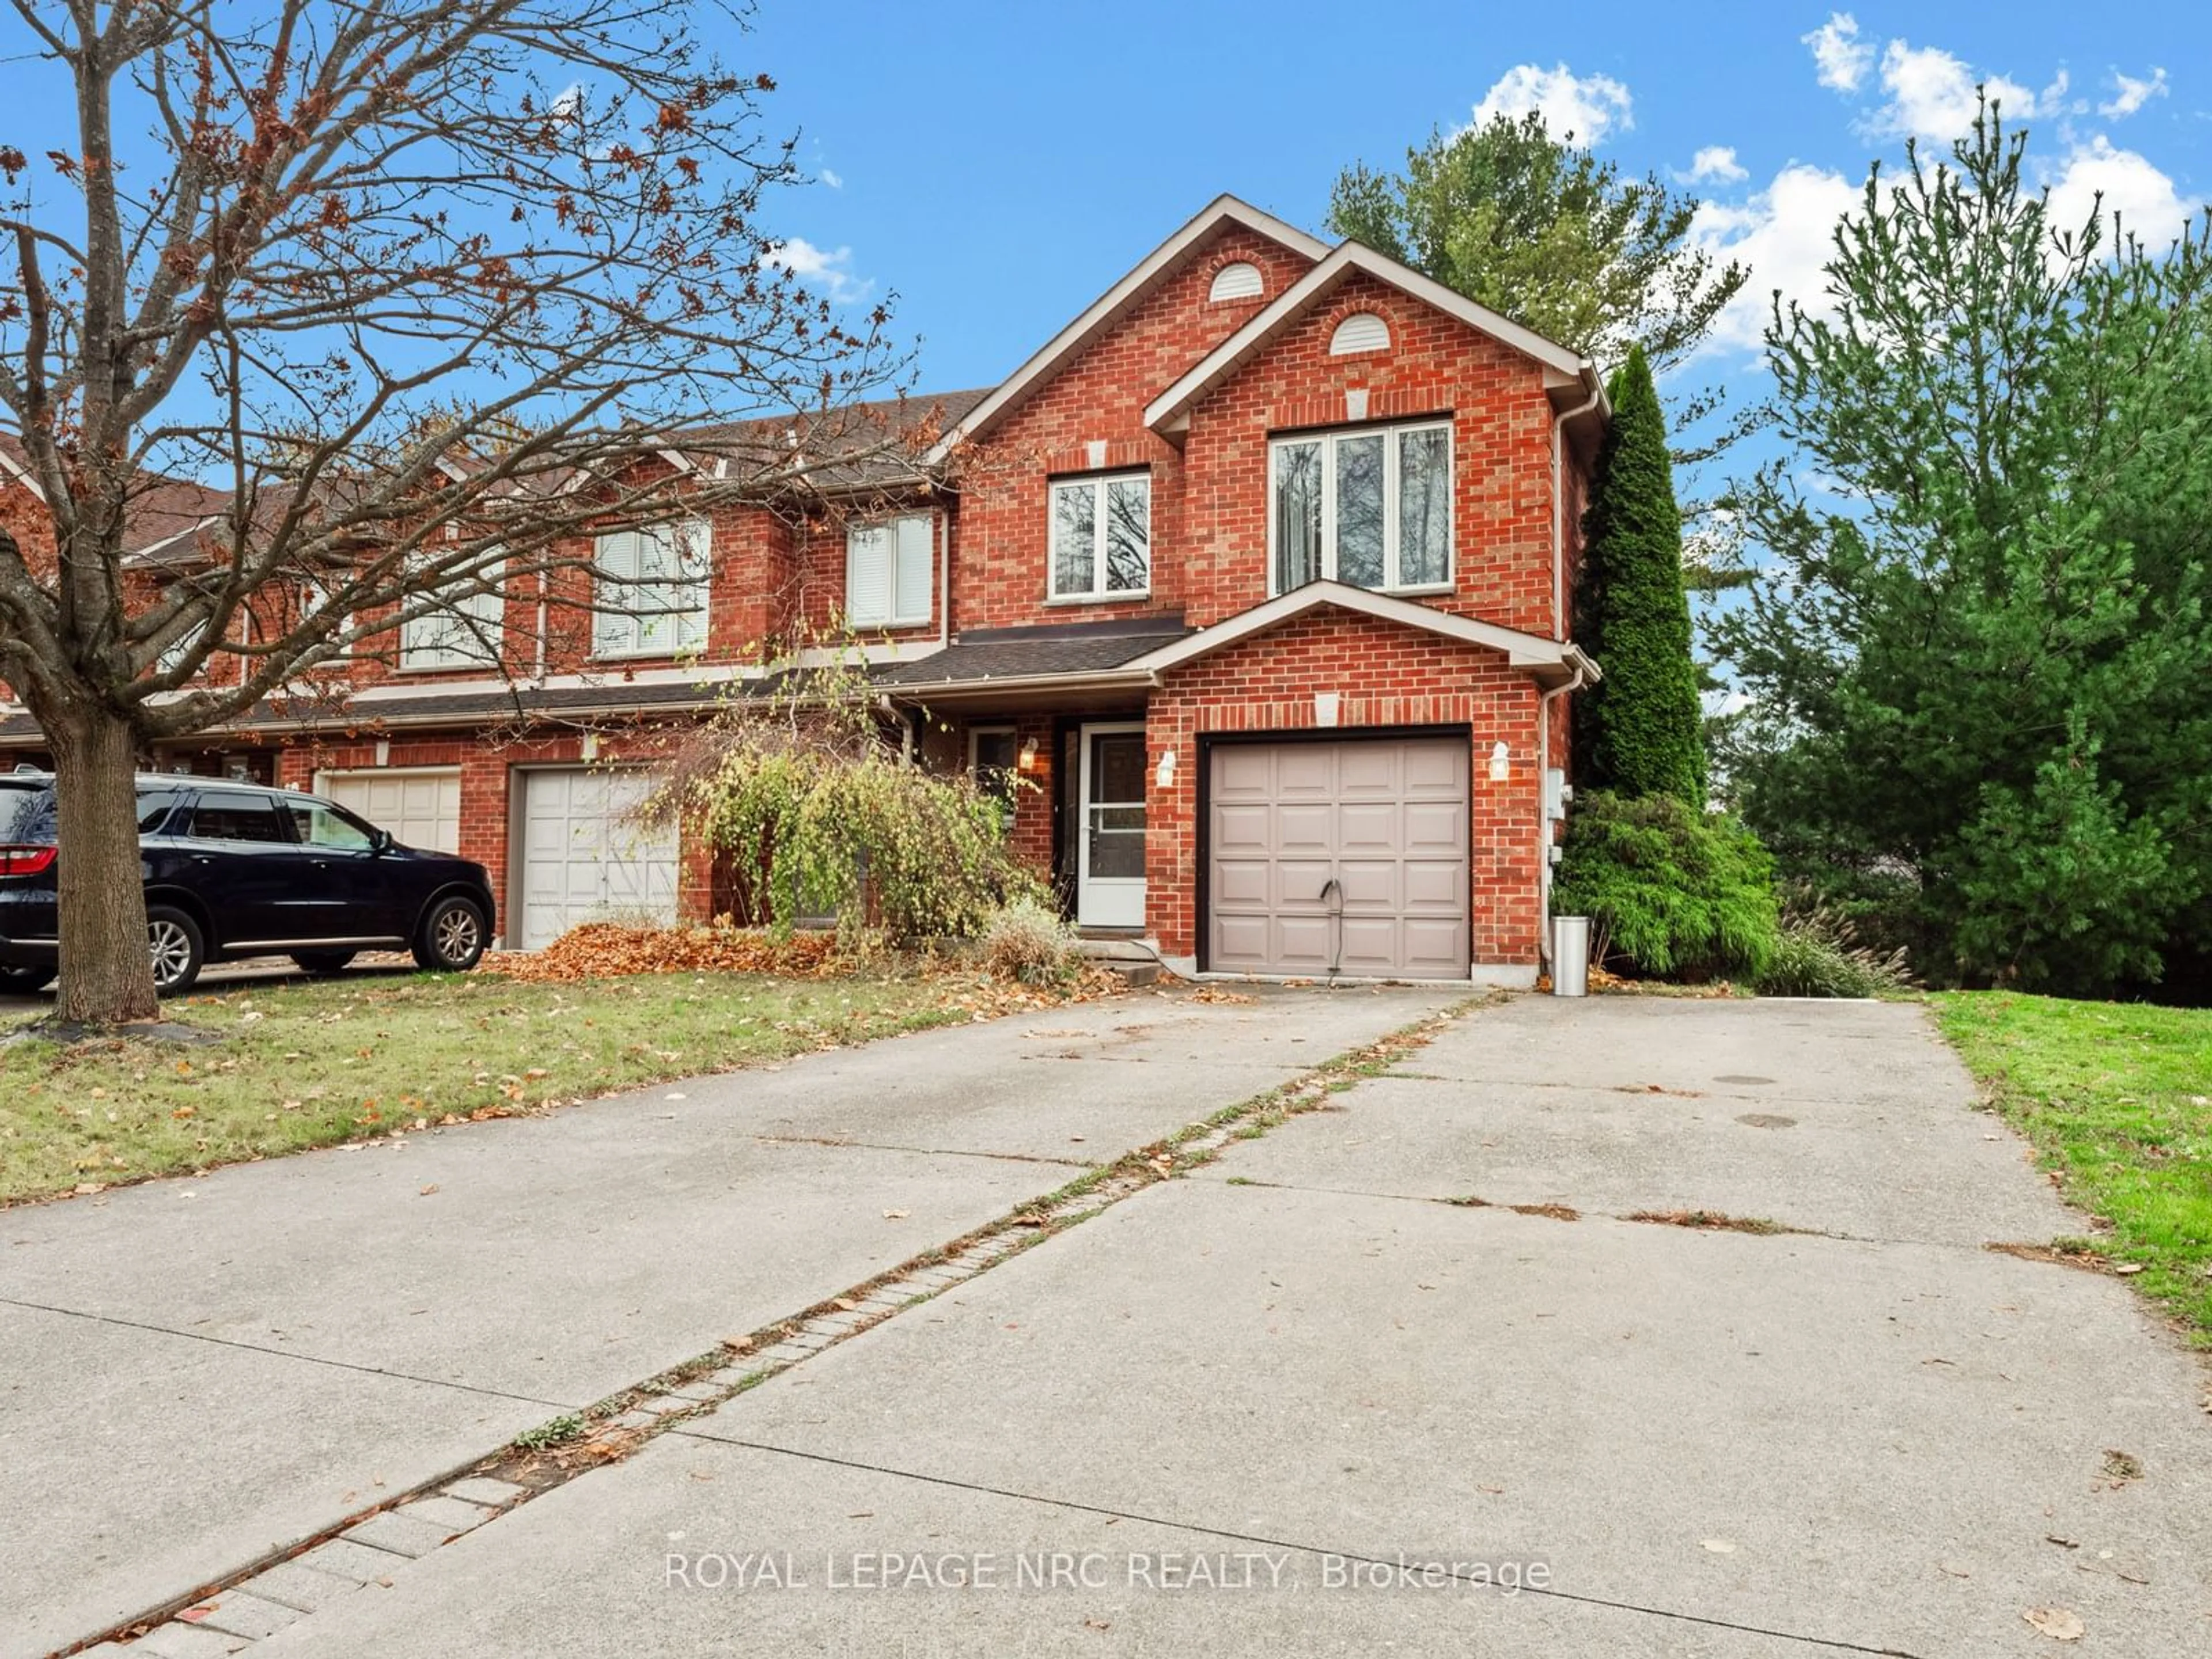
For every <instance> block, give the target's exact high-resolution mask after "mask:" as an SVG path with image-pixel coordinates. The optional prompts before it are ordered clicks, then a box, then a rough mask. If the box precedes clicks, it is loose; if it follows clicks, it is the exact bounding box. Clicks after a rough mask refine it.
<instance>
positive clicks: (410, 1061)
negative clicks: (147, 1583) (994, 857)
mask: <svg viewBox="0 0 2212 1659" xmlns="http://www.w3.org/2000/svg"><path fill="white" fill-rule="evenodd" d="M977 1002H978V999H975V998H971V997H969V996H965V995H963V994H961V987H958V986H957V985H953V984H950V983H948V982H947V981H945V980H942V979H898V978H893V977H848V978H836V979H792V978H783V977H779V976H775V975H750V974H721V973H718V974H665V975H638V976H636V977H634V978H623V979H607V980H599V981H586V982H584V983H580V984H550V985H547V984H529V983H523V982H519V981H515V980H513V979H509V978H504V977H501V976H498V975H492V974H489V973H483V974H474V975H462V976H430V975H390V976H383V975H361V974H356V975H349V976H347V977H345V978H343V979H338V980H333V981H327V982H323V983H309V984H289V985H288V984H276V985H254V986H244V987H239V988H237V989H235V990H231V991H228V992H225V993H223V994H218V995H206V996H195V997H191V998H189V999H185V1000H181V1001H179V1002H173V1003H171V1004H169V1005H168V1006H167V1010H166V1011H165V1012H167V1016H168V1017H169V1018H171V1019H173V1020H178V1021H182V1022H185V1023H188V1024H194V1025H198V1026H202V1027H204V1028H206V1029H207V1030H211V1031H215V1032H218V1033H220V1034H221V1035H222V1038H223V1041H222V1042H220V1043H212V1044H209V1045H206V1046H200V1047H181V1046H178V1045H175V1044H170V1043H145V1042H90V1043H82V1044H79V1045H77V1046H76V1047H74V1048H59V1047H57V1046H56V1045H55V1044H53V1043H51V1042H22V1043H15V1044H12V1045H10V1046H9V1047H6V1048H0V1202H7V1201H12V1200H21V1199H26V1198H36V1197H45V1196H50V1195H52V1194H58V1193H67V1192H70V1191H72V1190H75V1189H77V1188H83V1187H88V1186H93V1185H97V1184H103V1183H104V1184H112V1183H114V1182H123V1181H131V1180H136V1179H138V1178H140V1177H142V1176H151V1175H166V1174H171V1173H174V1172H176V1171H179V1170H199V1169H204V1168H206V1167H208V1166H210V1165H211V1164H234V1163H237V1162H240V1160H243V1159H246V1158H264V1157H271V1156H275V1155H277V1154H280V1153H284V1152H299V1151H301V1150H302V1149H304V1148H307V1147H310V1146H331V1145H334V1144H336V1143H337V1142H340V1141H346V1140H355V1139H368V1138H371V1137H374V1136H378V1135H388V1134H393V1133H403V1134H404V1133H412V1132H415V1131H418V1130H421V1129H425V1128H428V1127H433V1126H435V1125H438V1124H441V1123H444V1122H447V1121H453V1120H456V1119H466V1118H468V1117H470V1116H471V1115H479V1116H495V1115H507V1114H512V1113H516V1112H520V1111H524V1110H527V1109H532V1108H534V1107H541V1106H545V1105H549V1104H552V1103H560V1102H564V1101H573V1100H577V1099H580V1098H585V1097H590V1096H592V1095H601V1094H606V1093H609V1092H611V1091H615V1090H618V1089H623V1088H628V1087H632V1086H635V1085H640V1084H645V1083H653V1082H657V1081H659V1080H661V1079H667V1078H675V1077H684V1076H689V1075H691V1074H693V1073H700V1072H713V1071H720V1070H726V1069H727V1068H729V1067H732V1066H744V1065H748V1064H754V1063H757V1062H760V1061H763V1060H775V1059H779V1058H781V1057H782V1056H784V1055H787V1054H795V1053H799V1052H801V1051H804V1050H807V1049H812V1048H824V1047H828V1046H830V1045H833V1044H836V1043H843V1042H861V1041H865V1040H866V1039H868V1038H871V1037H878V1036H888V1035H890V1034H891V1033H893V1032H896V1031H903V1030H918V1029H920V1028H921V1027H923V1026H927V1025H936V1024H947V1023H951V1022H957V1021H960V1020H964V1019H967V1018H969V1017H970V1015H971V1013H972V1012H974V1011H975V1008H976V1006H977Z"/></svg>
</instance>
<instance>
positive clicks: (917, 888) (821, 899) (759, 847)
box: [646, 666, 1050, 945]
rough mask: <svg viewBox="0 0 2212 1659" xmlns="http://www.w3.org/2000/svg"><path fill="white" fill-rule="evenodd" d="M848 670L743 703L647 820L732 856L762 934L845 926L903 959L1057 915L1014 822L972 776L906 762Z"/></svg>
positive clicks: (700, 742)
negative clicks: (907, 949) (1000, 926)
mask: <svg viewBox="0 0 2212 1659" xmlns="http://www.w3.org/2000/svg"><path fill="white" fill-rule="evenodd" d="M896 737H897V732H896V727H893V726H886V724H885V723H884V720H882V719H881V718H880V717H879V716H878V713H877V711H876V708H875V706H874V703H873V702H872V698H871V697H870V696H869V695H868V691H867V687H866V680H865V678H861V677H860V676H859V675H857V674H855V673H854V672H853V671H851V670H849V669H847V668H844V667H842V666H839V667H833V668H830V669H827V670H823V671H814V672H811V673H809V674H807V675H806V676H804V677H803V678H797V679H795V680H794V681H793V684H791V685H790V686H789V687H788V688H787V689H786V690H784V691H783V692H781V694H779V695H778V696H776V697H775V698H773V699H768V700H763V702H759V703H739V702H733V703H732V704H731V705H730V706H729V707H728V708H726V709H725V710H724V711H723V713H722V714H721V715H720V717H719V718H717V719H716V720H714V721H713V722H711V723H710V724H709V725H708V726H706V727H705V728H703V729H702V731H700V732H698V733H697V734H696V735H695V736H693V737H691V738H688V739H686V740H685V742H684V744H681V745H680V746H679V747H678V750H676V752H675V753H674V754H673V755H672V756H671V759H670V761H669V763H668V765H667V768H666V770H665V775H664V777H663V781H662V782H661V785H660V787H659V790H658V791H657V792H656V793H655V794H654V796H653V799H652V800H651V801H650V802H649V803H648V804H647V808H646V816H647V818H648V819H652V820H657V821H659V822H664V823H665V822H671V821H675V820H679V819H680V820H681V821H683V822H684V823H687V824H689V825H690V826H691V827H692V829H694V831H695V833H698V834H702V835H703V836H705V837H706V839H707V841H708V843H709V844H711V845H712V846H714V848H717V849H718V850H719V851H720V852H722V853H724V854H726V855H727V857H728V859H729V861H730V865H731V866H732V873H733V875H734V877H735V879H736V882H737V885H738V888H739V890H740V892H741V895H742V901H743V902H741V903H740V904H739V906H738V908H739V909H740V910H742V911H744V913H745V914H746V915H747V917H748V919H750V920H757V921H765V922H767V923H769V925H770V926H772V927H775V929H776V930H777V931H778V932H779V933H788V932H789V931H790V930H791V928H792V927H794V926H795V925H796V924H797V923H798V922H799V921H800V920H802V919H805V918H811V917H821V916H835V917H836V918H837V919H838V921H839V924H840V926H841V927H847V928H854V929H864V930H866V931H869V932H872V933H876V934H878V935H879V936H880V937H881V938H882V939H883V940H884V942H885V943H887V944H890V945H907V944H912V943H915V942H916V941H919V940H924V939H973V938H975V937H977V936H978V935H980V934H981V933H982V932H983V929H984V927H985V926H986V924H987V922H988V921H990V919H991V918H992V917H993V916H994V915H996V914H997V913H998V912H999V910H1000V908H1002V907H1003V906H1005V905H1007V904H1009V903H1012V902H1016V901H1021V900H1031V901H1035V902H1039V903H1042V904H1049V902H1050V894H1049V891H1048V889H1047V887H1046V884H1044V882H1042V880H1041V879H1040V878H1038V877H1037V876H1036V873H1035V872H1032V871H1030V869H1029V868H1028V867H1027V866H1024V865H1023V864H1022V863H1021V862H1020V861H1019V860H1017V859H1016V858H1015V857H1014V855H1013V853H1012V849H1011V848H1009V847H1008V846H1007V844H1006V811H1005V806H1004V804H1003V802H1002V801H1001V800H1000V799H999V798H998V797H996V796H994V795H992V794H987V793H984V792H983V791H981V790H979V789H978V788H977V787H975V783H974V782H973V781H971V780H970V779H969V778H968V777H967V776H966V775H964V774H963V775H943V774H937V773H932V772H927V771H924V770H923V769H921V767H919V766H916V765H915V764H913V763H911V762H910V761H908V759H907V758H906V757H904V756H903V755H902V752H901V750H900V748H899V746H898V744H897V742H896Z"/></svg>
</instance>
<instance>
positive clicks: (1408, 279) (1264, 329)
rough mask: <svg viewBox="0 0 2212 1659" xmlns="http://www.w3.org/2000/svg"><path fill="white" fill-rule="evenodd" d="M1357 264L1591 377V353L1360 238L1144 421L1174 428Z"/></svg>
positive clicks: (1539, 357)
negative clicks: (1523, 322)
mask: <svg viewBox="0 0 2212 1659" xmlns="http://www.w3.org/2000/svg"><path fill="white" fill-rule="evenodd" d="M1354 271H1364V272H1365V273H1366V274H1367V275H1368V276H1373V277H1374V278H1376V280H1377V281H1379V282H1383V283H1389V285H1390V286H1391V287H1392V288H1395V289H1398V290H1399V291H1400V292H1401V293H1404V294H1407V295H1411V296H1412V297H1413V298H1414V299H1416V300H1419V301H1421V302H1422V303H1423V304H1424V305H1427V306H1431V307H1434V308H1435V309H1437V310H1438V311H1441V312H1443V313H1444V314H1445V315H1447V316H1449V317H1455V318H1457V319H1459V320H1460V321H1461V322H1463V323H1465V324H1467V325H1468V326H1469V327H1471V328H1474V329H1479V330H1480V331H1482V332H1483V333H1485V334H1487V335H1489V336H1491V337H1492V338H1493V339H1496V340H1498V341H1499V342H1500V343H1503V344H1505V345H1508V346H1510V347H1511V348H1512V349H1514V350H1516V351H1518V352H1520V353H1522V355H1523V356H1528V357H1533V358H1534V359H1535V360H1536V362H1540V363H1541V364H1543V365H1544V366H1545V367H1546V368H1551V369H1555V370H1557V371H1558V372H1559V373H1560V374H1568V375H1573V376H1575V377H1577V378H1578V379H1586V378H1587V376H1586V374H1585V371H1586V370H1587V369H1588V368H1589V364H1588V362H1587V360H1585V359H1584V358H1583V357H1582V356H1578V355H1577V354H1576V353H1574V352H1572V351H1570V350H1568V349H1567V348H1566V347H1565V346H1563V345H1560V344H1559V343H1556V342H1555V341H1552V340H1547V339H1546V338H1545V337H1543V336H1542V335H1541V334H1539V333H1537V332H1535V331H1534V330H1533V329H1528V328H1523V327H1522V325H1520V324H1518V323H1516V322H1515V321H1514V320H1513V319H1511V318H1510V317H1502V316H1500V315H1498V313H1496V312H1494V311H1492V310H1491V309H1490V307H1487V306H1480V305H1477V304H1476V303H1475V302H1474V301H1472V300H1470V299H1468V297H1467V296H1466V295H1463V294H1460V293H1457V292H1455V291H1454V290H1453V289H1448V288H1446V287H1445V286H1444V285H1443V283H1439V282H1437V280H1436V279H1435V278H1434V277H1431V276H1423V275H1422V274H1421V273H1420V272H1419V271H1418V270H1414V269H1413V267H1411V266H1410V265H1403V264H1399V263H1398V261H1397V260H1395V259H1393V258H1390V257H1389V255H1388V254H1384V253H1377V252H1376V251H1375V250H1374V249H1373V248H1371V247H1368V246H1364V244H1362V243H1359V242H1346V243H1344V244H1343V245H1342V246H1340V247H1338V248H1337V250H1336V251H1335V252H1334V253H1331V254H1330V255H1329V256H1328V258H1325V259H1323V260H1322V262H1321V263H1320V264H1317V265H1316V266H1315V267H1314V268H1313V269H1312V270H1309V271H1308V272H1306V274H1305V275H1304V276H1301V277H1300V278H1299V279H1298V280H1297V282H1295V283H1291V285H1290V287H1288V288H1286V289H1284V290H1283V291H1282V292H1281V293H1280V294H1279V295H1276V296H1275V298H1274V300H1273V301H1272V302H1271V303H1269V304H1268V305H1267V306H1265V307H1261V310H1260V311H1259V312H1258V313H1256V314H1255V315H1254V317H1253V318H1252V319H1251V320H1250V321H1249V322H1248V323H1246V324H1245V325H1244V326H1243V327H1242V328H1240V329H1238V330H1237V331H1236V332H1235V333H1234V334H1232V335H1231V336H1230V337H1228V338H1227V339H1225V340H1224V341H1223V342H1222V343H1220V344H1219V345H1218V346H1216V347H1215V348H1214V349H1212V351H1210V352H1208V353H1207V354H1206V356H1205V357H1203V358H1201V359H1200V361H1199V362H1198V363H1197V364H1196V365H1195V366H1194V368H1192V369H1191V370H1190V372H1189V373H1188V374H1185V375H1184V376H1183V377H1182V379H1181V380H1177V381H1176V383H1175V384H1174V385H1173V386H1170V387H1169V388H1168V389H1167V390H1166V391H1165V392H1162V393H1160V395H1159V396H1158V397H1157V398H1153V399H1152V403H1151V404H1149V405H1147V406H1146V410H1145V424H1146V426H1148V427H1150V428H1152V430H1153V431H1155V432H1159V431H1164V430H1169V429H1171V428H1172V427H1173V426H1174V424H1175V423H1176V422H1177V421H1178V420H1179V419H1180V418H1181V417H1182V416H1186V415H1187V414H1188V410H1189V409H1190V406H1191V405H1192V404H1195V403H1196V402H1197V401H1198V400H1199V399H1200V398H1203V397H1204V396H1205V395H1206V393H1207V392H1210V391H1212V389H1213V387H1214V386H1216V385H1218V383H1219V382H1220V381H1221V380H1224V379H1225V378H1226V377H1227V376H1228V375H1229V374H1231V373H1232V372H1233V371H1234V370H1235V369H1236V368H1237V366H1238V365H1239V364H1240V363H1242V362H1243V361H1244V360H1245V359H1246V358H1247V357H1249V356H1251V355H1252V353H1254V352H1255V351H1256V350H1258V349H1260V347H1261V346H1262V345H1263V344H1265V343H1267V340H1268V339H1269V338H1270V337H1273V335H1274V333H1275V332H1276V331H1278V330H1279V329H1281V328H1283V327H1284V326H1285V325H1288V324H1289V323H1291V322H1292V321H1294V320H1295V319H1297V318H1298V317H1300V316H1301V315H1303V314H1304V313H1305V311H1306V310H1307V309H1308V308H1309V307H1311V306H1313V305H1315V304H1316V303H1317V302H1318V301H1321V300H1322V299H1323V298H1325V297H1326V296H1327V295H1328V294H1329V293H1331V292H1332V291H1333V290H1334V289H1335V288H1336V286H1337V284H1338V283H1341V282H1342V281H1344V279H1345V278H1346V277H1347V276H1351V275H1352V273H1353V272H1354Z"/></svg>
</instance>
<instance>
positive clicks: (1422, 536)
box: [1268, 421, 1452, 593]
mask: <svg viewBox="0 0 2212 1659" xmlns="http://www.w3.org/2000/svg"><path fill="white" fill-rule="evenodd" d="M1451 432H1452V429H1451V422H1449V421H1437V422H1422V423H1420V424H1419V425H1408V426H1386V427H1375V426H1363V427H1352V428H1346V429H1345V430H1343V431H1340V432H1310V433H1300V434H1298V435H1296V436H1294V437H1287V438H1277V439H1275V440H1274V441H1273V442H1272V443H1271V444H1270V445H1269V446H1268V449H1269V453H1270V459H1271V465H1270V467H1269V474H1270V477H1271V479H1272V489H1273V511H1272V512H1271V513H1269V514H1268V544H1269V571H1268V581H1269V584H1270V590H1271V591H1272V592H1277V593H1287V592H1290V591H1291V589H1292V588H1294V587H1304V586H1305V585H1306V584H1307V583H1308V582H1311V581H1321V580H1329V581H1340V582H1343V583H1345V584H1346V586H1352V587H1372V588H1379V589H1383V590H1386V591H1390V590H1397V591H1416V592H1418V591H1419V590H1422V589H1427V588H1440V587H1447V586H1450V584H1451V579H1452V562H1451V539H1452V509H1451Z"/></svg>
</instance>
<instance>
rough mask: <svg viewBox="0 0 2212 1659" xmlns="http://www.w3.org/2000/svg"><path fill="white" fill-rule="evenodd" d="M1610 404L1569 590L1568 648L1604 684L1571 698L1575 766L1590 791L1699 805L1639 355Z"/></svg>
mask: <svg viewBox="0 0 2212 1659" xmlns="http://www.w3.org/2000/svg"><path fill="white" fill-rule="evenodd" d="M1612 396H1613V424H1612V425H1611V426H1610V427H1609V428H1607V432H1606V436H1605V443H1604V447H1602V448H1601V450H1600V451H1599V453H1598V466H1597V478H1596V482H1595V484H1594V486H1593V487H1592V489H1591V491H1590V502H1589V510H1588V511H1587V512H1586V513H1584V514H1583V566H1582V573H1581V574H1580V576H1579V577H1578V578H1577V581H1576V585H1575V639H1576V641H1577V643H1578V644H1580V645H1581V646H1582V647H1583V649H1584V650H1585V651H1587V652H1589V654H1590V655H1591V656H1593V657H1595V659H1597V665H1598V667H1599V669H1600V670H1601V674H1602V678H1600V679H1599V680H1598V681H1597V683H1596V684H1594V685H1591V686H1589V687H1587V688H1586V689H1584V690H1581V691H1579V692H1577V693H1576V695H1575V710H1574V720H1575V759H1576V763H1577V767H1578V768H1579V769H1580V772H1581V776H1582V781H1583V787H1588V788H1595V789H1612V790H1616V791H1618V792H1619V793H1621V794H1623V795H1678V796H1680V798H1681V799H1684V800H1686V801H1688V802H1690V803H1691V804H1692V805H1704V803H1705V710H1704V707H1703V704H1702V702H1700V700H1699V694H1698V667H1697V664H1696V662H1695V661H1694V660H1693V659H1692V657H1691V654H1690V604H1689V600H1688V599H1687V598H1686V596H1685V594H1684V592H1683V591H1682V515H1681V513H1680V510H1679V509H1678V508H1677V507H1675V504H1674V463H1673V461H1672V459H1670V458H1669V456H1668V450H1667V421H1666V416H1664V414H1663V413H1662V411H1661V410H1660V407H1659V392H1658V389H1657V388H1656V386H1653V384H1652V381H1651V369H1650V365H1649V364H1648V363H1647V362H1645V361H1644V351H1643V349H1642V348H1641V347H1638V348H1636V349H1633V350H1632V351H1631V352H1630V353H1629V354H1628V361H1627V362H1626V364H1624V365H1623V366H1622V367H1621V369H1620V373H1619V374H1615V375H1614V376H1613V386H1612Z"/></svg>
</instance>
